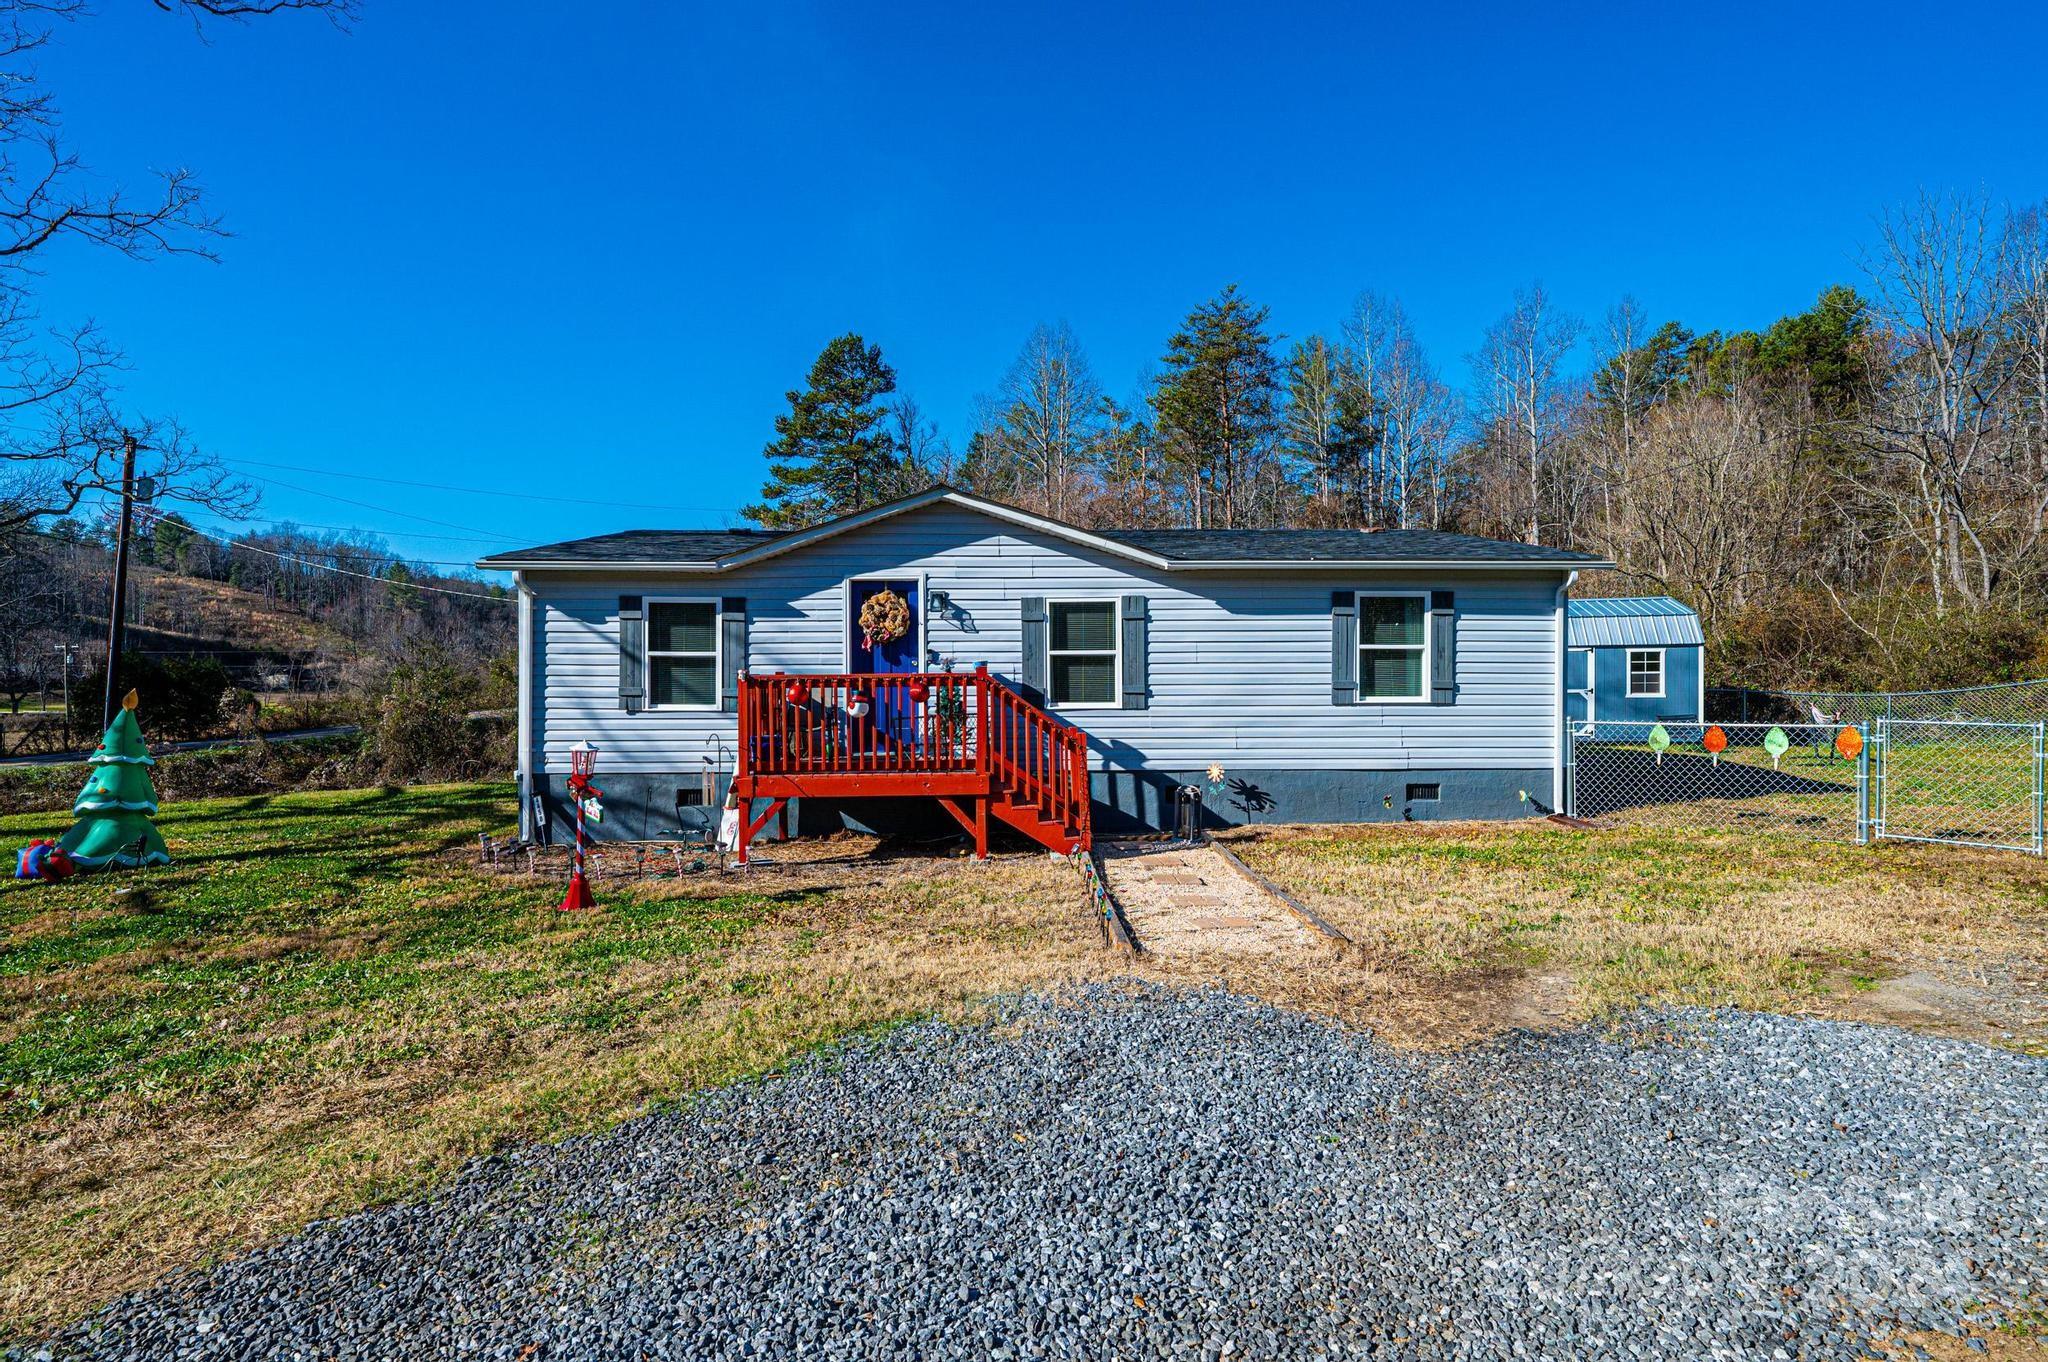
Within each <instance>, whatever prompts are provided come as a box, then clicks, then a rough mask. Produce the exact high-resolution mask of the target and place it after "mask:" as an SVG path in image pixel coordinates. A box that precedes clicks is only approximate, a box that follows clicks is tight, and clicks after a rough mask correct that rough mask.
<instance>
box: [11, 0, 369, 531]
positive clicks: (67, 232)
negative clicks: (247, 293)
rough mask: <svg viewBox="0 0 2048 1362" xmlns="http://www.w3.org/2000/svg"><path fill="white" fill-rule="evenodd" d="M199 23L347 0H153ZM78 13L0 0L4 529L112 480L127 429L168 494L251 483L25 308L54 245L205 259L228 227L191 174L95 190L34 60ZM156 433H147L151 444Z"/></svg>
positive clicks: (86, 344) (226, 496)
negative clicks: (158, 417) (147, 408)
mask: <svg viewBox="0 0 2048 1362" xmlns="http://www.w3.org/2000/svg"><path fill="white" fill-rule="evenodd" d="M155 3H156V5H157V8H159V9H161V10H164V11H165V12H167V13H179V14H186V15H189V16H191V17H192V19H193V20H194V22H195V23H199V22H203V21H204V20H205V19H207V18H209V17H213V18H228V19H242V18H252V17H255V16H259V15H264V14H272V13H277V12H279V11H283V10H288V9H296V10H317V11H322V12H324V13H326V14H328V15H329V16H330V17H333V18H335V19H337V20H341V19H345V18H346V17H347V16H348V15H349V14H350V13H352V12H353V0H155ZM86 14H87V9H86V7H85V5H84V3H83V0H0V527H5V526H8V525H19V524H23V523H26V522H28V521H30V520H34V519H37V518H39V517H43V516H51V515H67V514H69V513H70V512H71V511H73V510H75V509H76V508H77V507H78V506H79V505H80V504H81V502H83V501H84V500H85V499H86V498H87V497H88V496H90V495H91V494H93V493H95V492H100V491H105V490H107V489H109V488H110V487H117V486H118V482H119V477H120V466H119V461H118V460H117V459H116V460H111V461H110V460H109V458H108V450H109V448H110V443H111V447H113V448H118V446H119V431H120V429H121V428H122V427H124V426H125V427H127V428H128V429H130V430H143V431H146V432H147V433H148V434H149V435H151V436H153V437H154V440H153V443H154V444H155V445H156V446H157V448H156V451H155V453H156V455H157V457H156V458H155V459H154V460H153V462H152V464H151V467H152V469H153V470H154V471H156V472H157V473H158V474H159V475H160V480H161V483H162V486H163V491H164V493H165V495H167V496H171V497H176V498H179V499H183V500H188V501H194V502H198V503H201V504H206V505H210V506H214V507H216V508H218V509H223V510H228V511H239V510H241V509H245V506H246V502H247V500H248V494H247V489H246V488H245V487H244V486H242V485H239V484H237V483H235V482H234V481H233V480H232V479H230V478H228V477H226V476H225V475H224V474H223V473H222V471H221V470H220V468H219V466H218V464H216V463H214V462H212V461H211V460H208V459H206V458H205V457H204V456H203V455H201V454H199V453H198V452H197V451H196V450H195V449H193V447H192V446H191V444H190V442H189V441H186V440H185V439H184V438H183V437H182V436H175V435H174V434H173V433H172V432H170V431H168V430H167V429H165V428H164V427H163V425H162V423H153V422H149V421H147V420H144V419H142V418H138V417H134V416H128V415H124V414H123V413H121V412H119V410H118V407H117V389H116V385H115V382H114V380H115V378H116V376H117V374H118V371H119V370H120V368H121V363H122V362H121V357H120V355H119V354H118V352H117V351H116V350H115V349H114V348H113V346H112V345H111V344H110V343H109V342H108V341H107V340H106V338H105V337H103V336H101V335H100V334H99V333H98V332H97V331H96V330H94V329H93V328H92V327H91V326H89V325H78V326H72V327H69V328H58V329H56V330H53V331H47V330H46V329H45V328H44V325H43V323H42V321H41V319H40V318H39V316H38V315H37V310H36V307H35V304H34V297H33V294H34V281H35V279H36V275H37V267H38V265H39V264H40V263H41V261H42V260H43V259H44V257H45V255H46V253H47V251H48V249H49V248H51V247H53V246H54V245H56V244H58V243H60V242H74V243H78V244H82V245H86V246H90V247H95V248H98V249H100V250H103V251H111V252H113V253H115V254H118V255H122V256H126V257H128V258H130V259H137V260H150V259H158V258H161V257H165V256H177V255H190V256H197V257H200V258H204V259H211V258H212V256H213V246H214V243H216V242H217V241H219V240H220V239H221V237H222V236H224V235H225V233H224V232H223V230H222V228H221V225H220V221H219V219H218V218H216V217H215V216H214V215H213V214H212V213H211V212H210V211H209V210H208V209H207V207H206V205H205V202H204V196H203V195H202V193H201V190H200V186H199V182H198V180H197V178H196V177H195V176H194V174H193V172H192V171H190V170H187V169H174V170H169V171H166V172H163V173H162V174H160V175H159V176H158V177H157V183H156V184H155V186H154V187H153V188H152V190H151V191H150V192H149V193H148V194H146V195H132V194H130V193H129V192H127V191H125V190H123V189H120V188H118V187H117V188H113V189H101V188H100V187H99V186H98V184H97V182H95V181H94V180H92V179H91V177H89V176H88V175H86V174H85V173H84V171H83V169H82V167H81V164H80V160H79V157H78V155H77V154H76V153H75V152H74V151H72V150H71V149H70V148H69V147H67V146H66V145H65V142H64V138H63V128H62V123H61V119H60V117H59V114H58V109H57V106H56V103H55V100H54V98H53V97H52V95H51V92H50V91H49V90H47V89H46V88H44V87H43V86H42V84H41V83H40V82H39V80H38V78H37V74H36V71H35V69H34V66H33V65H32V63H33V60H34V57H35V55H36V53H37V52H38V51H39V50H41V49H42V48H43V47H45V46H46V45H47V44H48V43H49V42H50V41H51V39H52V36H53V33H54V32H55V30H56V26H57V25H59V24H62V23H66V22H70V21H73V20H77V19H81V18H83V17H85V16H86ZM146 442H152V441H146Z"/></svg>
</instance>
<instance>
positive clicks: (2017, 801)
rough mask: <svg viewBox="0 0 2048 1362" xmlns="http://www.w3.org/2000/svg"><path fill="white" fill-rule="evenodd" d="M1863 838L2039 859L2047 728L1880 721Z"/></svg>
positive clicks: (2046, 772) (1871, 753)
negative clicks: (2029, 855)
mask: <svg viewBox="0 0 2048 1362" xmlns="http://www.w3.org/2000/svg"><path fill="white" fill-rule="evenodd" d="M1867 765H1868V774H1867V777H1866V788H1865V792H1864V796H1863V800H1862V807H1863V825H1862V827H1861V828H1860V829H1859V833H1860V835H1859V836H1858V838H1857V840H1858V841H1894V842H1935V843H1940V844H1943V845H1948V846H1966V847H1986V848H1990V849H1992V850H1999V851H2025V852H2031V853H2032V854H2034V855H2036V856H2039V855H2041V854H2042V851H2043V844H2042V811H2043V801H2042V797H2043V786H2044V784H2048V723H2043V722H2041V721H2039V720H2037V721H2035V722H2033V723H1993V722H1989V721H1986V720H1978V719H1899V718H1882V717H1881V718H1879V719H1878V721H1877V725H1876V731H1875V733H1874V734H1873V735H1872V742H1871V745H1870V751H1869V754H1868V762H1867Z"/></svg>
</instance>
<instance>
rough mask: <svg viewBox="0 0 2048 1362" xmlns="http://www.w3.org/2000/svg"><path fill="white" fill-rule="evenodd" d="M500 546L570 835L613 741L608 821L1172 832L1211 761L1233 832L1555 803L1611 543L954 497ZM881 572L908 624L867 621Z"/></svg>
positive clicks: (523, 667) (525, 757) (654, 831)
mask: <svg viewBox="0 0 2048 1362" xmlns="http://www.w3.org/2000/svg"><path fill="white" fill-rule="evenodd" d="M478 566H479V567H480V568H484V569H490V570H498V571H509V572H511V573H512V574H513V575H514V579H515V581H516V583H517V593H518V609H519V679H518V688H519V725H518V749H519V756H518V777H519V782H520V787H521V792H522V808H523V810H524V812H525V817H526V819H527V820H528V821H527V824H526V826H527V830H528V831H529V832H531V830H532V823H531V820H532V819H534V818H536V817H539V818H545V819H547V820H549V823H550V826H551V828H552V829H553V835H555V836H556V837H559V836H560V835H561V833H562V830H563V829H564V828H565V827H566V826H567V819H568V818H569V817H570V815H571V811H572V807H573V806H571V805H570V804H569V803H568V801H567V797H566V792H565V781H566V778H567V776H568V775H569V770H570V749H571V748H572V747H573V746H574V745H576V744H577V743H579V742H589V743H593V744H595V745H596V746H597V748H598V756H597V773H596V776H595V783H596V784H597V785H598V787H600V788H601V789H602V790H603V791H604V792H605V798H604V800H603V808H604V818H603V822H602V823H601V824H600V825H598V827H597V829H595V831H596V832H597V833H598V835H601V836H610V837H628V838H662V837H673V836H676V835H678V834H679V833H683V832H687V831H690V830H692V829H697V828H701V827H703V826H704V825H705V824H706V822H707V820H711V821H715V818H716V810H717V808H718V807H719V805H720V804H721V803H722V802H723V800H724V797H725V794H726V791H727V789H728V788H729V787H730V786H732V785H733V784H734V782H737V783H738V794H739V795H740V796H741V797H742V798H743V799H744V800H745V802H746V806H747V809H748V812H749V813H750V814H752V813H753V812H754V810H755V809H756V807H757V805H761V804H765V803H767V802H768V801H769V800H770V799H776V800H781V799H788V800H790V801H791V803H790V804H788V805H786V806H785V805H780V804H778V805H777V806H776V807H779V808H782V809H783V818H785V819H787V818H788V817H790V816H791V815H792V814H794V815H795V816H796V822H797V825H798V827H799V828H801V829H804V830H809V829H813V828H820V827H826V826H834V825H838V824H837V820H840V819H842V818H848V817H857V818H858V819H859V820H860V821H864V822H867V823H868V824H869V825H870V826H876V825H877V824H876V823H875V816H886V812H887V810H889V809H893V810H898V811H901V810H904V809H905V808H906V807H907V806H909V805H912V804H923V805H924V806H926V809H927V811H928V812H930V811H933V810H931V805H932V804H933V802H934V799H933V798H926V799H923V800H896V801H894V802H893V803H890V804H888V805H887V807H886V809H883V810H882V812H881V814H879V815H878V814H877V810H878V808H880V807H881V806H880V804H879V803H878V801H877V800H875V799H871V798H867V797H866V796H869V795H881V796H889V795H895V794H911V793H915V794H927V795H930V796H933V797H935V798H937V800H938V802H939V803H943V804H945V805H946V811H947V812H948V813H950V814H952V816H953V817H955V818H958V819H960V820H961V821H962V822H963V823H968V824H969V825H970V826H972V825H973V824H974V822H975V820H976V819H979V820H980V821H981V822H982V823H983V824H984V825H985V823H986V820H987V819H988V818H989V817H991V816H993V817H997V818H1001V819H1002V820H1003V821H1005V822H1009V823H1011V824H1012V826H1016V827H1019V828H1022V829H1023V830H1025V831H1027V832H1029V833H1031V834H1032V835H1039V832H1037V831H1034V830H1033V828H1032V827H1029V826H1026V824H1027V823H1029V822H1030V821H1031V819H1032V818H1037V819H1038V820H1041V821H1047V822H1048V830H1049V824H1050V823H1052V822H1059V821H1060V820H1062V819H1064V820H1065V823H1066V831H1065V837H1066V839H1067V842H1068V843H1069V844H1078V843H1079V842H1084V841H1085V840H1086V838H1087V836H1088V835H1089V832H1090V829H1091V827H1092V828H1093V829H1098V830H1101V831H1112V830H1139V829H1147V828H1152V829H1157V828H1166V827H1171V826H1172V825H1173V821H1174V818H1175V812H1176V805H1175V800H1176V791H1177V790H1178V789H1180V788H1181V787H1184V786H1189V785H1192V786H1195V787H1197V788H1199V789H1200V790H1201V791H1202V792H1203V795H1204V798H1205V800H1206V816H1207V817H1208V818H1209V819H1210V820H1212V821H1216V820H1221V821H1224V822H1239V821H1245V820H1249V819H1254V818H1256V819H1258V820H1261V821H1283V820H1285V821H1343V822H1352V821H1360V820H1388V819H1402V818H1416V819H1425V818H1508V817H1516V816H1524V815H1528V814H1532V813H1539V812H1548V811H1550V810H1552V809H1554V808H1556V807H1557V806H1558V804H1559V802H1560V798H1561V792H1562V786H1563V769H1564V756H1565V748H1566V744H1567V742H1568V737H1567V725H1566V721H1565V710H1564V686H1563V675H1564V666H1565V640H1566V623H1565V610H1566V599H1567V592H1568V590H1569V588H1570V586H1571V584H1572V582H1573V580H1574V578H1575V577H1576V575H1577V574H1578V573H1579V572H1580V571H1582V570H1585V569H1591V568H1600V567H1610V566H1612V564H1610V563H1607V562H1605V561H1604V560H1602V559H1600V558H1598V557H1596V556H1594V555H1591V554H1585V553H1575V552H1571V551H1569V550H1565V549H1559V548H1549V547H1543V546H1538V545H1531V544H1523V543H1516V542H1508V541H1500V540H1492V539H1483V538H1476V537H1473V536H1468V535H1459V534H1447V533H1439V532H1435V531H1428V530H1381V531H1375V532H1368V531H1357V530H1185V529H1172V530H1168V529H1082V528H1079V527H1077V526H1073V525H1069V524H1065V523H1063V522H1061V521H1059V520H1055V519H1053V518H1051V517H1049V516H1046V515H1042V514H1039V513H1037V512H1035V511H1030V510H1025V509H1022V508H1019V507H1015V506H1009V505H1003V504H1000V503H997V502H994V501H990V500H987V499H985V498H982V497H978V496H973V495H970V494H968V493H965V492H961V491H958V490H956V489H953V488H950V487H935V488H932V489H930V490H928V491H925V492H920V493H918V494H916V495H914V496H908V497H904V498H902V499H900V500H897V501H893V502H889V503H887V504H885V505H880V506H876V507H873V508H871V509H868V510H864V511H861V512H859V513H857V514H854V515H848V516H845V517H843V518H841V519H837V520H833V521H830V522H828V523H826V524H822V525H817V526H813V527H811V528H808V529H801V530H790V531H767V530H631V531H625V532H621V533H616V534H605V535H598V536H594V537H591V538H587V539H576V540H570V541H568V542H565V543H559V544H546V545H541V546H539V547H536V548H530V549H520V550H517V551H514V552H508V553H500V554H494V555H492V556H490V557H488V558H485V559H483V560H481V561H480V562H479V563H478ZM884 592H887V593H890V595H891V597H892V599H891V600H890V601H889V602H888V603H889V604H890V605H891V607H892V608H895V609H897V611H898V614H897V618H898V620H899V621H901V620H903V619H904V618H905V612H904V611H902V610H901V607H902V606H905V605H907V607H908V610H907V621H908V623H907V627H904V628H902V632H901V635H900V636H899V637H895V638H889V637H884V638H881V639H876V638H873V637H870V636H869V635H868V633H867V632H866V631H865V630H864V629H863V627H862V624H861V616H862V614H863V610H864V607H866V606H867V604H868V602H869V601H870V600H871V599H874V598H876V597H878V596H881V595H882V593H884ZM883 632H884V633H885V634H886V633H887V632H888V631H887V630H884V631H883ZM963 714H966V715H967V716H968V717H966V718H964V719H963V718H961V717H960V716H962V715H963ZM982 716H985V717H982ZM949 725H950V726H949ZM963 725H964V727H963ZM1034 735H1038V736H1034ZM1039 736H1043V737H1044V738H1045V742H1044V743H1043V744H1040V746H1037V747H1033V748H1032V751H1031V752H1030V753H1026V752H1025V750H1024V749H1025V745H1026V744H1029V743H1038V741H1039ZM1084 747H1085V752H1084ZM1027 768H1035V769H1036V774H1035V775H1034V774H1033V771H1032V770H1030V769H1027ZM1216 768H1220V775H1221V780H1220V781H1218V780H1215V779H1212V777H1213V776H1215V775H1217V774H1219V772H1218V771H1217V769H1216ZM864 776H871V777H872V779H864V778H863V777H864ZM976 781H980V782H981V783H980V784H976V783H975V782H976ZM1006 781H1007V782H1009V784H1010V788H1007V789H1005V788H994V789H991V788H990V787H991V785H993V786H996V787H1001V786H1003V785H1004V782H1006ZM1024 781H1036V782H1038V783H1036V784H1032V785H1031V786H1030V788H1028V789H1019V788H1016V787H1017V785H1018V783H1019V782H1024ZM1048 781H1049V782H1050V783H1047V782H1048ZM891 782H894V784H893V785H892V784H891ZM1055 787H1057V788H1055ZM1082 791H1085V797H1082V793H1081V792H1082ZM977 792H979V793H977ZM536 796H537V797H538V798H536ZM949 800H950V801H951V802H948V801H949ZM1062 800H1064V801H1067V804H1066V806H1065V807H1064V811H1062V808H1061V807H1060V801H1062ZM1024 804H1030V805H1032V810H1031V813H1030V814H1029V815H1028V816H1024V817H1020V816H1017V808H1016V806H1019V805H1024ZM1076 805H1078V808H1077V807H1075V806H1076ZM763 819H764V820H765V814H764V815H763ZM1041 840H1045V841H1046V842H1047V844H1048V845H1056V844H1058V843H1057V841H1056V839H1055V838H1053V837H1051V836H1043V837H1041Z"/></svg>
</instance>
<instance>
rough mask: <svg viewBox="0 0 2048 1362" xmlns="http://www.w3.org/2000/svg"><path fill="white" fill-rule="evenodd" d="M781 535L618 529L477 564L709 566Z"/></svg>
mask: <svg viewBox="0 0 2048 1362" xmlns="http://www.w3.org/2000/svg"><path fill="white" fill-rule="evenodd" d="M784 533H785V531H782V530H619V531H617V532H616V533H614V534H594V535H592V536H590V537H589V538H588V539H565V540H563V541H562V542H561V543H559V544H542V545H539V546H538V547H536V548H530V549H515V550H512V551H510V552H506V553H494V554H492V555H491V556H490V557H488V558H485V559H483V560H481V561H480V562H478V564H477V566H478V567H486V568H487V567H490V566H491V565H492V564H493V563H498V562H506V563H572V564H573V563H714V562H716V561H718V560H719V559H720V558H723V557H725V556H726V555H727V554H732V553H742V552H744V551H745V550H747V549H752V548H759V547H760V546H761V545H763V544H766V543H769V542H771V541H773V540H776V539H780V538H782V536H783V534H784Z"/></svg>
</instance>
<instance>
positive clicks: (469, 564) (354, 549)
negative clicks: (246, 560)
mask: <svg viewBox="0 0 2048 1362" xmlns="http://www.w3.org/2000/svg"><path fill="white" fill-rule="evenodd" d="M255 523H256V522H254V521H229V522H227V523H226V524H224V525H217V526H215V527H214V531H215V532H216V533H221V534H239V535H245V536H248V537H251V538H261V537H262V536H264V535H278V536H284V535H286V534H287V533H288V531H286V530H282V529H279V528H277V527H276V526H275V525H273V526H272V527H271V528H269V529H255V528H249V529H241V530H237V529H236V528H235V527H236V525H238V524H239V525H246V526H252V527H253V526H254V525H255ZM185 524H186V526H187V528H190V529H193V530H197V529H199V528H200V527H199V526H197V525H194V524H192V523H191V522H190V521H187V522H185ZM307 528H320V529H335V530H352V529H358V527H357V526H354V525H326V526H309V527H307ZM359 532H360V533H363V534H378V533H380V531H377V530H360V531H359ZM237 542H239V541H237ZM481 542H484V543H498V542H500V541H498V540H484V541H481ZM312 551H313V552H315V553H325V554H328V555H330V556H332V557H335V558H388V559H390V560H391V561H392V562H394V563H417V564H419V565H420V566H421V567H452V568H473V567H475V566H476V561H475V560H474V559H470V558H414V557H412V556H410V555H408V554H403V553H400V552H398V551H397V550H396V549H385V550H381V551H380V550H377V549H371V548H365V547H362V546H361V545H352V544H328V545H322V546H320V547H319V548H317V549H314V550H312Z"/></svg>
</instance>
